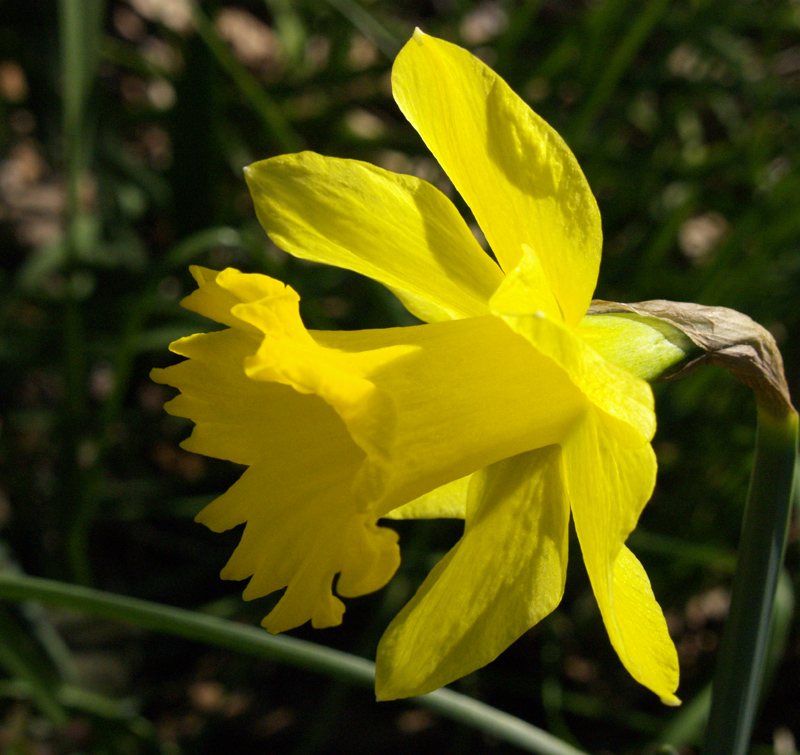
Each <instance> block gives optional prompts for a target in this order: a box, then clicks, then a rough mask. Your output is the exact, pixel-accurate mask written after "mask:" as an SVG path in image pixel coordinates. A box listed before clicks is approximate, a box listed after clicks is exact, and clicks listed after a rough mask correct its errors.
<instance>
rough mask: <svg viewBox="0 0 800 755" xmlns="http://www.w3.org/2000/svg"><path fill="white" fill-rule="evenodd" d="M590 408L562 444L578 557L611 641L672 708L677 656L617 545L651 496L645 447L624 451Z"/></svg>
mask: <svg viewBox="0 0 800 755" xmlns="http://www.w3.org/2000/svg"><path fill="white" fill-rule="evenodd" d="M617 429H618V428H617V427H616V426H615V425H614V424H612V423H609V421H608V419H607V418H604V417H603V416H602V415H601V414H600V413H599V412H598V411H596V410H593V411H590V412H589V413H588V414H587V419H586V421H585V422H583V423H582V424H581V425H580V426H579V427H578V428H577V429H576V431H575V433H574V435H573V436H572V437H571V438H570V439H569V440H568V441H566V442H565V443H564V444H563V449H564V468H565V470H566V483H567V491H568V495H569V500H570V505H571V506H572V516H573V518H574V521H575V530H576V532H577V534H578V540H579V541H580V544H581V550H582V551H583V560H584V562H585V563H586V570H587V572H588V573H589V579H590V580H591V583H592V589H593V590H594V594H595V597H596V598H597V604H598V606H599V607H600V612H601V614H602V616H603V622H604V623H605V626H606V629H607V631H608V636H609V638H610V640H611V644H612V645H613V646H614V649H615V650H616V651H617V654H618V655H619V657H620V660H621V661H622V663H623V664H624V665H625V668H626V669H628V672H629V673H630V674H631V676H633V678H634V679H636V681H638V682H640V683H641V684H643V685H645V686H646V687H648V688H649V689H651V690H652V691H653V692H655V693H656V694H657V695H658V696H659V697H660V698H661V699H662V700H663V701H664V702H665V703H667V704H672V705H677V704H678V702H679V701H678V699H677V698H676V697H675V690H676V689H677V687H678V657H677V653H676V651H675V646H674V644H673V643H672V640H671V639H670V636H669V632H668V631H667V624H666V621H665V620H664V615H663V613H662V611H661V608H660V607H659V605H658V603H656V600H655V598H654V596H653V591H652V589H651V588H650V582H649V580H648V579H647V574H645V572H644V569H643V568H642V565H641V564H640V563H639V562H638V561H637V559H636V557H635V556H634V555H633V554H632V553H631V552H630V551H629V550H628V549H627V548H626V547H625V546H624V545H623V543H624V542H625V540H626V538H627V537H628V535H629V534H630V532H631V530H633V528H634V527H635V526H636V522H637V520H638V518H639V514H640V513H641V510H642V508H643V507H644V505H645V503H646V502H647V500H648V498H649V497H650V494H651V493H652V491H653V485H654V483H655V474H656V461H655V455H654V454H653V450H652V448H651V447H650V445H649V444H644V445H642V446H640V447H639V448H626V447H625V446H624V445H623V444H621V443H620V442H619V441H618V439H617V437H616V431H617Z"/></svg>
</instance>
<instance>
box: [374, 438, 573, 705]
mask: <svg viewBox="0 0 800 755" xmlns="http://www.w3.org/2000/svg"><path fill="white" fill-rule="evenodd" d="M561 476H562V472H561V461H560V449H559V448H558V447H557V446H549V447H547V448H543V449H540V450H537V451H531V452H529V453H526V454H522V455H520V456H516V457H513V458H511V459H505V460H503V461H500V462H498V463H496V464H494V465H492V466H491V467H489V468H488V469H485V470H482V471H481V472H478V473H476V474H475V475H473V481H472V484H471V486H470V491H469V497H468V506H467V512H468V515H467V521H466V527H465V532H464V536H463V537H462V538H461V540H460V541H459V542H458V543H457V544H456V546H455V547H454V548H453V549H452V550H451V551H450V552H449V553H448V554H447V555H446V556H445V557H444V559H442V561H440V562H439V563H438V564H437V565H436V567H435V568H434V569H433V571H432V572H431V573H430V575H429V576H428V578H427V579H426V580H425V582H424V583H423V584H422V586H421V587H420V589H419V590H418V591H417V594H416V595H415V596H414V597H413V599H412V600H411V601H410V602H409V603H408V605H407V606H406V607H405V608H404V609H403V610H402V611H401V612H400V613H399V614H398V616H397V617H396V618H395V619H394V621H393V622H392V623H391V624H390V626H389V628H388V629H387V630H386V633H385V634H384V636H383V639H382V640H381V642H380V645H379V646H378V658H377V676H376V691H377V695H378V698H379V699H381V700H393V699H395V698H398V697H409V696H411V695H420V694H424V693H427V692H431V691H432V690H434V689H437V688H438V687H441V686H443V685H445V684H448V683H449V682H451V681H453V680H454V679H458V678H460V677H462V676H464V675H465V674H468V673H470V672H472V671H474V670H475V669H478V668H480V667H481V666H484V665H486V664H487V663H489V662H490V661H492V660H494V659H495V658H496V657H497V656H498V655H499V654H500V653H501V652H503V650H505V649H506V648H507V647H508V646H509V645H510V644H511V643H512V642H514V641H515V640H516V639H517V638H518V637H520V635H522V634H523V633H524V632H526V631H527V630H528V629H530V628H531V627H532V626H533V625H534V624H536V623H537V622H538V621H540V620H541V619H542V618H543V617H544V616H546V615H547V614H548V613H550V612H551V611H552V610H553V608H555V606H556V605H558V602H559V601H560V600H561V596H562V594H563V591H564V580H565V577H566V566H567V529H568V528H567V524H568V522H569V508H568V505H567V503H566V500H565V496H564V490H563V487H562V481H561Z"/></svg>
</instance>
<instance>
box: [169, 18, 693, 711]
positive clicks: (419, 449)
mask: <svg viewBox="0 0 800 755" xmlns="http://www.w3.org/2000/svg"><path fill="white" fill-rule="evenodd" d="M392 86H393V91H394V97H395V99H396V101H397V103H398V105H399V106H400V109H401V110H402V111H403V113H404V114H405V115H406V117H407V118H408V120H409V121H410V122H411V123H412V124H413V125H414V127H415V128H416V129H417V131H418V132H419V133H420V135H421V136H422V138H423V139H424V141H425V142H426V144H427V145H428V147H429V148H430V150H431V151H432V152H433V154H434V155H435V156H436V158H437V159H438V160H439V163H440V164H441V166H442V167H443V168H444V170H445V171H446V172H447V175H448V176H449V177H450V179H451V180H452V182H453V184H454V185H455V187H456V188H457V190H458V191H459V192H460V194H461V196H462V197H463V198H464V200H465V201H466V203H467V204H468V205H469V207H470V208H471V210H472V212H473V214H474V216H475V218H476V220H477V222H478V223H479V225H480V227H481V229H482V230H483V232H484V234H485V236H486V239H487V241H488V243H489V245H490V246H491V249H492V252H493V253H494V257H495V258H496V262H495V260H494V259H492V258H491V257H490V256H489V255H487V254H486V252H484V250H483V249H482V248H481V246H480V245H479V244H478V242H477V241H476V240H475V238H474V236H473V234H472V233H471V232H470V230H469V228H468V226H467V224H466V223H465V221H464V220H463V219H462V217H461V216H460V215H459V213H458V211H457V210H456V209H455V207H454V206H453V204H452V203H451V202H450V201H449V200H448V199H447V198H446V197H445V196H444V195H443V194H442V193H440V192H439V191H438V190H437V189H436V188H434V187H433V186H432V185H430V184H428V183H426V182H425V181H422V180H420V179H417V178H414V177H412V176H406V175H397V174H393V173H390V172H387V171H385V170H382V169H380V168H377V167H375V166H372V165H368V164H366V163H362V162H357V161H354V160H339V159H333V158H326V157H321V156H319V155H317V154H312V153H308V152H304V153H301V154H295V155H284V156H281V157H276V158H273V159H269V160H265V161H263V162H259V163H256V164H254V165H252V166H250V167H249V168H248V169H247V170H246V177H247V182H248V184H249V186H250V190H251V193H252V195H253V200H254V203H255V207H256V213H257V215H258V218H259V220H260V221H261V224H262V225H263V226H264V228H265V229H266V231H267V233H268V234H269V236H270V238H271V239H272V240H273V241H274V242H275V243H276V244H277V245H278V246H279V247H281V248H282V249H284V250H285V251H287V252H289V253H290V254H293V255H295V256H297V257H301V258H303V259H307V260H313V261H316V262H323V263H327V264H330V265H337V266H339V267H344V268H348V269H350V270H353V271H356V272H358V273H361V274H364V275H367V276H369V277H371V278H373V279H374V280H376V281H379V282H380V283H382V284H384V285H385V286H387V287H389V288H390V289H391V290H392V291H393V292H394V293H395V294H396V295H397V296H398V297H399V298H400V300H401V301H402V302H403V304H405V306H406V307H407V308H408V309H409V310H410V311H411V312H412V313H413V314H414V315H416V316H417V317H419V318H420V319H421V320H423V321H424V322H425V324H422V325H418V326H411V327H404V328H389V329H384V330H365V331H355V332H319V331H316V332H315V331H308V330H306V328H305V327H304V325H303V323H302V321H301V319H300V315H299V310H298V302H299V297H298V295H297V294H296V293H295V292H294V291H293V290H292V289H291V288H289V287H288V286H285V285H284V284H283V283H281V282H279V281H276V280H273V279H271V278H268V277H266V276H263V275H252V274H243V273H240V272H238V271H236V270H232V269H228V270H223V271H222V272H214V271H211V270H206V269H203V268H193V269H192V273H193V275H194V277H195V279H196V280H197V284H198V289H197V290H196V291H194V293H192V294H191V295H190V296H189V297H188V298H187V299H185V300H184V302H183V304H184V306H185V307H187V308H188V309H191V310H193V311H196V312H199V313H201V314H203V315H205V316H207V317H209V318H211V319H212V320H215V321H216V322H218V323H221V324H222V325H225V326H227V328H226V329H224V330H219V331H216V332H211V333H207V334H198V335H194V336H190V337H188V338H183V339H180V340H179V341H176V342H175V343H174V344H172V346H171V349H172V351H174V352H175V353H177V354H180V355H182V356H184V357H187V359H186V360H185V361H183V362H181V363H179V364H176V365H174V366H172V367H168V368H166V369H164V370H156V371H155V372H154V379H155V380H157V381H158V382H162V383H167V384H169V385H172V386H175V387H177V388H178V389H180V391H181V393H180V395H178V396H177V397H176V398H175V399H173V400H172V401H171V402H169V403H168V404H167V410H168V411H169V412H170V413H172V414H175V415H178V416H181V417H188V418H190V419H192V420H193V421H194V423H195V427H194V431H193V433H192V435H191V437H190V438H189V439H188V440H186V441H185V442H184V444H183V445H184V448H186V449H188V450H190V451H194V452H197V453H201V454H205V455H207V456H212V457H217V458H221V459H228V460H230V461H233V462H237V463H239V464H243V465H246V466H247V469H246V470H245V471H244V473H243V474H242V476H241V478H240V479H239V480H238V481H237V482H236V483H235V484H234V485H233V487H231V488H230V490H228V491H227V492H226V493H224V494H223V495H222V496H221V497H219V498H218V499H217V500H215V501H214V502H213V503H211V504H210V505H209V506H208V507H207V508H205V509H204V510H203V511H202V512H201V513H200V514H199V516H198V517H197V519H198V521H200V522H202V523H204V524H206V525H207V526H208V527H210V528H211V529H212V530H215V531H222V530H227V529H229V528H232V527H235V526H237V525H240V524H243V523H244V524H245V528H244V533H243V535H242V539H241V542H240V544H239V546H238V547H237V548H236V550H235V551H234V553H233V555H232V557H231V559H230V561H229V562H228V564H227V565H226V566H225V568H224V569H223V571H222V576H223V577H224V578H226V579H237V580H240V579H247V578H249V580H250V581H249V583H248V585H247V587H246V588H245V591H244V597H245V598H247V599H249V598H255V597H259V596H263V595H267V594H269V593H272V592H274V591H276V590H280V589H282V588H286V589H285V592H284V594H283V596H282V597H281V599H280V600H279V601H278V603H277V605H276V606H275V608H274V609H273V610H272V611H271V612H270V613H269V615H268V616H267V617H266V618H265V619H264V622H263V625H264V626H265V627H266V628H267V629H268V630H269V631H270V632H282V631H285V630H287V629H291V628H293V627H297V626H299V625H301V624H303V623H305V622H307V621H311V622H312V624H313V625H314V626H316V627H327V626H332V625H335V624H338V623H340V622H341V620H342V614H343V612H344V604H343V602H342V601H341V600H340V598H339V597H337V596H336V595H334V589H333V585H334V582H335V589H336V593H338V595H339V596H341V597H345V598H350V597H355V596H359V595H363V594H365V593H368V592H371V591H374V590H377V589H379V588H380V587H382V586H383V585H385V584H386V583H387V582H388V581H389V579H390V578H391V577H392V575H393V574H394V572H395V571H396V569H397V567H398V564H399V562H400V556H399V550H398V544H397V540H398V538H397V535H396V533H395V532H394V531H393V530H392V529H390V528H388V527H385V526H382V525H380V524H379V520H380V519H381V518H382V517H394V518H409V517H413V518H426V517H463V518H464V534H463V536H462V537H461V539H460V540H459V542H458V543H457V544H456V545H455V546H454V547H453V548H452V550H451V551H450V552H449V553H448V554H447V555H446V556H445V557H444V558H443V559H442V560H441V561H440V562H439V563H438V564H437V565H436V567H435V568H434V569H433V570H432V571H431V573H430V575H429V576H428V577H427V579H426V580H425V581H424V583H423V584H422V586H421V587H420V588H419V590H418V592H417V593H416V595H415V596H414V597H413V599H412V600H411V601H410V602H409V603H408V605H406V606H405V608H404V609H403V610H402V611H401V612H400V614H399V615H398V616H397V617H396V618H395V619H394V621H393V622H392V623H391V625H390V626H389V628H388V629H387V631H386V633H385V635H384V637H383V639H382V641H381V643H380V646H379V649H378V657H377V680H376V688H377V694H378V697H379V698H381V699H393V698H398V697H404V696H409V695H416V694H422V693H425V692H429V691H431V690H434V689H436V688H437V687H440V686H442V685H444V684H447V683H449V682H451V681H453V680H455V679H458V678H460V677H461V676H464V675H465V674H467V673H470V672H471V671H473V670H475V669H477V668H480V667H481V666H483V665H485V664H487V663H489V662H490V661H492V660H493V659H494V658H496V657H497V655H498V654H500V653H501V652H502V651H503V650H504V649H505V648H506V647H508V646H509V645H510V644H511V643H512V642H514V641H515V640H516V639H517V638H518V637H520V636H521V635H522V634H523V633H524V632H526V631H528V630H529V629H530V628H531V627H533V626H534V625H535V624H536V623H537V622H538V621H540V620H541V619H542V618H544V617H545V616H547V614H549V613H550V612H551V611H552V610H553V609H554V608H555V607H556V606H557V605H558V603H559V601H560V600H561V597H562V595H563V590H564V580H565V577H566V569H567V543H568V537H567V535H568V524H569V518H570V512H571V514H572V518H573V521H574V523H575V529H576V531H577V535H578V540H579V542H580V547H581V551H582V553H583V558H584V561H585V564H586V568H587V571H588V574H589V577H590V580H591V584H592V588H593V590H594V594H595V596H596V598H597V603H598V605H599V607H600V611H601V613H602V617H603V621H604V622H605V626H606V629H607V631H608V636H609V638H610V640H611V643H612V645H613V646H614V648H615V650H616V651H617V653H618V654H619V657H620V659H621V660H622V662H623V664H624V665H625V667H626V668H627V669H628V671H629V672H630V673H631V675H632V676H633V677H634V678H635V679H636V680H637V681H639V682H641V683H642V684H644V685H645V686H647V687H649V688H650V689H651V690H653V691H654V692H655V693H656V694H657V695H659V696H660V697H661V699H662V700H663V701H664V702H666V703H668V704H676V703H677V702H678V700H677V698H676V697H675V695H674V693H675V690H676V688H677V684H678V664H677V657H676V652H675V647H674V645H673V643H672V641H671V640H670V637H669V634H668V632H667V626H666V623H665V620H664V616H663V614H662V611H661V609H660V608H659V606H658V604H657V603H656V601H655V598H654V597H653V592H652V590H651V587H650V583H649V580H648V578H647V575H646V574H645V572H644V570H643V568H642V566H641V564H640V563H639V561H638V560H637V559H636V557H635V556H634V555H633V554H632V553H631V551H630V550H629V549H628V548H627V547H626V546H625V540H626V538H627V536H628V534H629V533H630V532H631V530H632V529H633V528H634V527H635V525H636V522H637V520H638V518H639V514H640V512H641V510H642V508H643V506H644V505H645V503H646V502H647V500H648V499H649V497H650V495H651V493H652V490H653V486H654V481H655V475H656V461H655V457H654V454H653V451H652V448H651V446H650V440H651V438H652V436H653V433H654V432H655V415H654V411H653V397H652V393H651V390H650V388H649V386H648V384H647V383H645V382H644V381H643V380H642V379H640V378H639V377H636V376H635V375H634V374H633V373H632V372H631V371H629V370H627V369H624V368H623V367H621V366H619V364H620V363H623V362H625V360H624V359H621V358H616V359H612V358H609V359H607V358H605V357H604V356H603V353H606V354H608V355H611V356H612V357H613V355H614V354H617V356H618V355H619V352H620V350H621V351H625V350H626V349H625V348H622V349H621V348H620V343H621V342H622V341H625V339H626V338H628V336H629V334H628V332H627V331H626V332H625V333H624V334H622V335H620V332H619V330H618V329H615V328H610V329H608V328H603V327H597V325H596V324H593V323H592V322H591V321H590V318H585V317H584V316H585V314H586V311H587V308H588V306H589V304H590V301H591V298H592V292H593V290H594V287H595V283H596V280H597V273H598V267H599V262H600V249H601V229H600V215H599V212H598V209H597V204H596V202H595V200H594V197H593V195H592V193H591V190H590V189H589V186H588V184H587V182H586V179H585V177H584V175H583V173H582V172H581V169H580V167H579V166H578V164H577V162H576V160H575V157H574V156H573V155H572V153H571V152H570V150H569V149H568V147H567V146H566V144H565V143H564V142H563V140H562V139H561V138H560V137H559V135H558V134H557V133H556V132H555V131H554V130H553V129H552V128H550V126H548V125H547V124H546V123H545V122H544V121H543V120H542V119H541V118H539V117H538V116H537V115H536V114H535V113H533V112H532V111H531V110H530V108H529V107H528V106H527V105H526V104H525V103H524V102H523V101H522V100H521V99H520V98H519V97H518V96H517V95H515V94H514V93H513V92H512V91H511V89H510V88H509V87H508V85H507V84H506V83H505V82H504V81H503V80H502V79H501V78H499V77H498V76H497V75H496V74H495V73H494V72H493V71H492V70H490V69H489V68H488V67H487V66H486V65H484V64H483V63H482V62H481V61H479V60H478V59H477V58H475V57H473V56H472V55H471V54H469V53H468V52H467V51H465V50H463V49H461V48H459V47H456V46H454V45H452V44H449V43H446V42H443V41H441V40H438V39H435V38H433V37H430V36H426V35H425V34H423V33H422V32H420V31H417V32H416V33H415V34H414V37H413V39H412V40H410V41H409V42H408V44H407V45H406V46H405V47H404V48H403V50H402V51H401V52H400V54H399V56H398V58H397V60H396V62H395V64H394V68H393V71H392ZM617 324H619V321H617ZM631 327H634V324H632V325H631ZM629 351H630V350H629V349H628V352H629ZM626 353H627V352H626ZM629 361H630V360H629ZM633 361H634V362H635V355H634V359H633Z"/></svg>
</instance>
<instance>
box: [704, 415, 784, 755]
mask: <svg viewBox="0 0 800 755" xmlns="http://www.w3.org/2000/svg"><path fill="white" fill-rule="evenodd" d="M797 431H798V418H797V414H796V413H794V412H790V413H788V414H787V415H786V416H784V417H775V416H774V415H771V414H769V413H767V412H766V411H764V410H763V409H762V408H761V407H759V412H758V432H757V436H756V458H755V463H754V466H753V474H752V477H751V480H750V490H749V492H748V495H747V506H746V509H745V513H744V520H743V522H742V535H741V539H740V543H739V555H738V559H737V569H736V575H735V577H734V580H733V588H732V593H731V606H730V611H729V613H728V620H727V622H726V626H725V631H724V633H723V636H722V642H721V643H720V649H719V656H718V659H717V669H716V672H715V676H714V683H713V694H712V702H711V713H710V715H709V721H708V728H707V730H706V743H705V755H744V753H746V752H747V750H748V748H749V742H750V735H751V732H752V729H753V722H754V719H755V714H756V709H757V707H758V697H759V693H760V690H761V681H762V677H763V669H764V661H765V658H766V654H767V647H768V642H769V635H770V624H771V617H772V607H773V602H774V598H775V588H776V584H777V580H778V575H779V573H780V568H781V563H782V561H783V553H784V549H785V545H786V535H787V531H788V527H789V515H790V512H791V500H792V487H793V482H794V467H795V456H796V453H797Z"/></svg>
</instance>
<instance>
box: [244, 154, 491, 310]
mask: <svg viewBox="0 0 800 755" xmlns="http://www.w3.org/2000/svg"><path fill="white" fill-rule="evenodd" d="M245 176H246V178H247V183H248V185H249V187H250V192H251V193H252V195H253V202H254V203H255V208H256V214H257V215H258V219H259V220H260V221H261V224H262V225H263V226H264V229H265V230H266V231H267V233H268V234H269V236H270V238H271V239H272V240H273V241H274V242H275V243H276V244H277V245H278V246H279V247H280V248H281V249H284V250H285V251H287V252H289V253H290V254H293V255H294V256H296V257H302V258H303V259H308V260H314V261H315V262H324V263H326V264H329V265H336V266H338V267H345V268H347V269H349V270H355V271H356V272H358V273H362V274H363V275H367V276H369V277H370V278H373V279H374V280H377V281H379V282H381V283H383V284H384V285H386V286H388V287H389V288H390V289H392V291H394V292H395V293H396V294H397V295H398V296H399V297H400V299H401V300H402V301H403V303H404V304H405V305H406V306H407V307H408V309H409V310H410V311H411V312H412V313H413V314H415V315H417V316H418V317H420V318H421V319H423V320H429V321H430V320H446V319H453V318H459V317H470V316H472V315H481V314H486V313H487V311H488V310H487V301H488V299H489V297H490V296H491V295H492V292H493V291H494V289H495V288H497V286H498V285H499V283H500V280H501V279H502V273H501V272H500V269H499V268H498V267H497V265H496V264H495V263H494V262H493V261H492V260H491V258H490V257H489V256H488V255H487V254H486V253H485V252H484V251H483V250H482V249H481V247H480V245H479V244H478V243H477V241H475V238H474V237H473V235H472V234H471V233H470V231H469V229H468V228H467V225H466V223H465V222H464V220H463V219H462V218H461V216H460V215H459V214H458V211H457V210H456V209H455V207H454V206H453V204H452V203H451V202H450V200H449V199H447V198H446V197H445V196H444V195H443V194H442V193H441V192H439V191H438V189H436V188H434V187H433V186H431V185H430V184H428V183H426V182H425V181H422V180H420V179H418V178H414V177H413V176H405V175H398V174H395V173H390V172H388V171H385V170H381V169H380V168H376V167H375V166H373V165H369V164H367V163H362V162H358V161H356V160H338V159H335V158H330V157H322V156H320V155H317V154H314V153H312V152H303V153H301V154H297V155H283V156H281V157H275V158H272V159H270V160H264V161H262V162H258V163H255V164H254V165H251V166H250V167H249V168H247V169H246V171H245Z"/></svg>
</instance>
